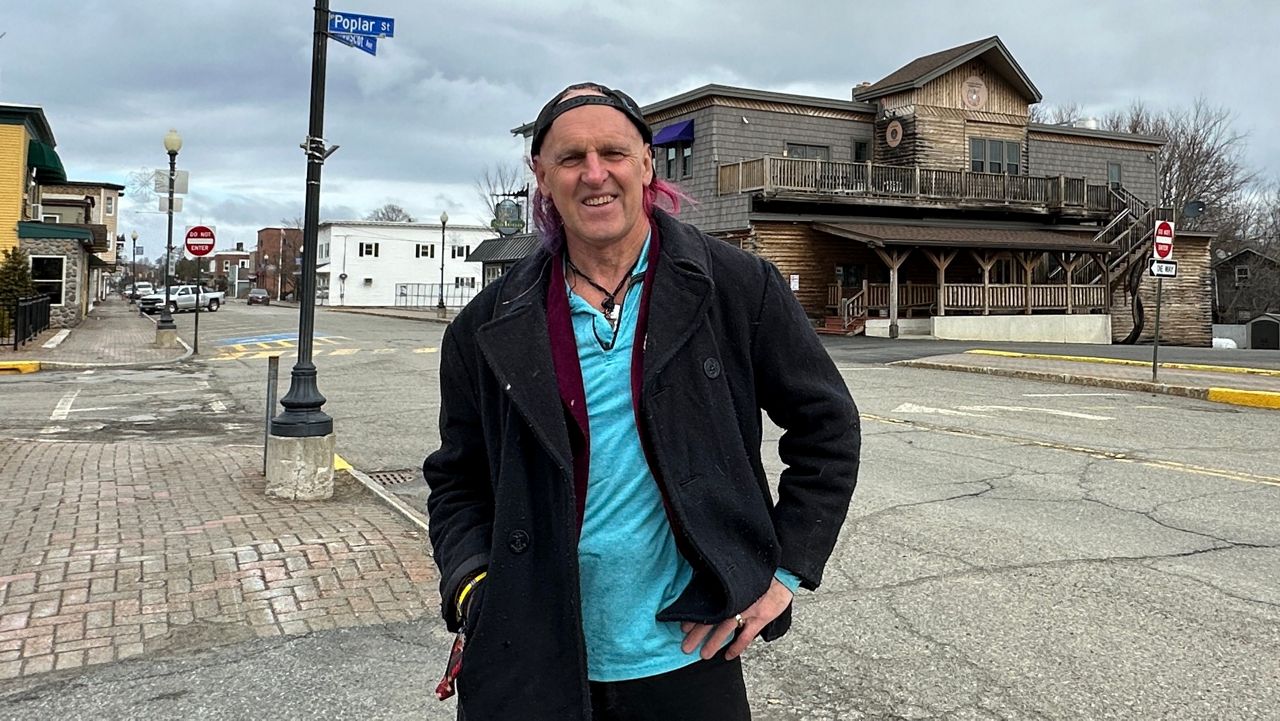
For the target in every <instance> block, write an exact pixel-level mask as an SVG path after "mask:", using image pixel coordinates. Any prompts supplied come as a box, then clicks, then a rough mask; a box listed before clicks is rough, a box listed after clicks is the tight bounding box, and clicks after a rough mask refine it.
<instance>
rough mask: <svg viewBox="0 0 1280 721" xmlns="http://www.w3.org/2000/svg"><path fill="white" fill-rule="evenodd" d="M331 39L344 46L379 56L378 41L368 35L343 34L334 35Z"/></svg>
mask: <svg viewBox="0 0 1280 721" xmlns="http://www.w3.org/2000/svg"><path fill="white" fill-rule="evenodd" d="M329 37H331V38H333V39H334V40H337V41H338V42H340V43H342V44H343V45H349V46H350V47H353V48H355V49H357V50H363V51H365V52H366V53H369V54H370V55H374V56H376V55H377V54H378V39H377V38H374V37H369V36H367V35H350V34H343V33H334V34H332V35H330V36H329Z"/></svg>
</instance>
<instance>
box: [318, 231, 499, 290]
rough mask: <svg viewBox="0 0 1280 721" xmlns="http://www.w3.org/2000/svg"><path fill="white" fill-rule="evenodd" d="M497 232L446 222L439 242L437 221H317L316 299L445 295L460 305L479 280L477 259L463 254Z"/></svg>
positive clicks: (480, 283) (479, 285) (479, 268)
mask: <svg viewBox="0 0 1280 721" xmlns="http://www.w3.org/2000/svg"><path fill="white" fill-rule="evenodd" d="M496 235H497V233H495V232H494V231H493V230H491V229H490V228H486V227H484V226H481V225H461V224H459V225H454V224H453V223H448V224H447V225H446V226H445V228H444V233H443V236H444V237H443V241H444V247H443V248H441V240H442V238H441V226H440V224H439V223H396V222H383V221H371V220H343V221H333V222H326V223H321V224H320V234H319V246H320V247H319V256H318V258H317V263H316V299H317V302H319V303H320V304H321V305H355V306H408V307H431V308H434V307H436V306H437V305H438V304H439V302H440V300H441V298H442V297H443V299H444V303H445V305H446V306H448V307H450V308H458V307H461V306H463V305H465V304H466V303H467V301H469V300H471V298H472V297H473V296H475V294H476V293H477V292H478V291H479V290H480V287H481V286H482V285H483V283H482V282H481V281H480V272H481V267H480V263H471V262H468V261H467V256H468V255H469V254H470V253H471V251H472V250H473V249H475V248H476V247H478V246H479V245H480V242H481V241H483V240H486V239H488V238H492V237H495V236H496ZM442 276H443V278H444V284H443V288H442V286H441V282H440V279H441V277H442ZM442 291H443V292H442Z"/></svg>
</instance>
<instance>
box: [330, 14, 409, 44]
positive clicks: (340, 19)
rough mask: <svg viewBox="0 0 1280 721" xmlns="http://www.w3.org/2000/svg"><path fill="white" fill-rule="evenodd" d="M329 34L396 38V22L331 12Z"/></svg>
mask: <svg viewBox="0 0 1280 721" xmlns="http://www.w3.org/2000/svg"><path fill="white" fill-rule="evenodd" d="M329 33H330V34H331V35H366V36H368V37H373V38H393V37H395V36H396V21H395V18H384V17H379V16H377V15H359V14H357V13H344V12H339V11H337V10H332V11H330V12H329Z"/></svg>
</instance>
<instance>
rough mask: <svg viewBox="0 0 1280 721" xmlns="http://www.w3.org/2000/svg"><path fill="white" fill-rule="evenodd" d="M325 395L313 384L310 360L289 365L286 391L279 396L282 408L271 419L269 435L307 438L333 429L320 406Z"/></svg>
mask: <svg viewBox="0 0 1280 721" xmlns="http://www.w3.org/2000/svg"><path fill="white" fill-rule="evenodd" d="M324 402H325V397H324V396H323V395H321V393H320V389H319V387H318V386H317V385H316V367H315V364H314V363H311V362H310V361H307V362H300V363H298V364H297V365H295V366H294V367H293V371H291V372H290V378H289V392H288V393H286V394H285V396H284V398H281V399H280V405H282V406H284V412H283V413H281V414H280V415H278V416H276V417H275V418H272V419H271V435H273V436H282V437H285V438H311V437H315V436H327V435H329V434H330V433H333V418H331V417H330V416H329V415H328V414H326V413H325V412H324V411H322V410H320V409H321V408H322V407H323V406H324Z"/></svg>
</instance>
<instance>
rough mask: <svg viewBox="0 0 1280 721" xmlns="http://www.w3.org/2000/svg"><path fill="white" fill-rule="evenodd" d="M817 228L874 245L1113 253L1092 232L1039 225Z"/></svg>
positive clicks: (843, 225)
mask: <svg viewBox="0 0 1280 721" xmlns="http://www.w3.org/2000/svg"><path fill="white" fill-rule="evenodd" d="M812 225H813V228H814V230H817V231H819V232H822V233H826V234H828V235H834V236H836V237H839V238H846V239H849V240H856V241H860V242H863V243H866V244H867V245H869V246H871V247H873V248H883V247H885V246H889V245H893V246H902V245H910V246H927V247H949V248H981V249H986V250H1040V251H1057V252H1060V253H1061V252H1068V253H1108V254H1109V253H1111V252H1112V248H1111V246H1110V245H1108V244H1106V243H1102V242H1097V241H1094V240H1093V232H1096V231H1085V232H1078V231H1077V232H1061V231H1053V230H1042V229H1037V228H995V227H977V226H947V225H903V224H896V223H813V224H812Z"/></svg>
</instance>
